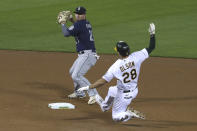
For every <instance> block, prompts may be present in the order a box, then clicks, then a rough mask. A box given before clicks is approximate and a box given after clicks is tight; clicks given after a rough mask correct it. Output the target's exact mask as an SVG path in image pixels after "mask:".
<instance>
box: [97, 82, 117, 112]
mask: <svg viewBox="0 0 197 131" xmlns="http://www.w3.org/2000/svg"><path fill="white" fill-rule="evenodd" d="M116 95H117V86H111V87H109V90H108V93H107V96H106V97H105V100H103V99H102V97H101V96H100V95H99V94H97V95H96V102H97V103H98V104H99V106H100V107H101V110H102V111H103V112H105V111H107V110H109V109H110V107H111V105H112V104H113V102H114V98H115V97H116Z"/></svg>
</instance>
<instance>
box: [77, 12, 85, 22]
mask: <svg viewBox="0 0 197 131" xmlns="http://www.w3.org/2000/svg"><path fill="white" fill-rule="evenodd" d="M75 18H76V20H77V21H78V20H83V19H85V15H79V14H75Z"/></svg>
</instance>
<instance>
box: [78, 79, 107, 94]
mask: <svg viewBox="0 0 197 131" xmlns="http://www.w3.org/2000/svg"><path fill="white" fill-rule="evenodd" d="M106 83H107V81H106V80H105V79H103V78H101V79H99V80H97V81H96V82H95V83H94V84H92V85H90V86H85V87H81V88H79V89H78V90H77V91H79V92H81V91H87V90H89V89H92V88H98V87H101V86H103V85H105V84H106Z"/></svg>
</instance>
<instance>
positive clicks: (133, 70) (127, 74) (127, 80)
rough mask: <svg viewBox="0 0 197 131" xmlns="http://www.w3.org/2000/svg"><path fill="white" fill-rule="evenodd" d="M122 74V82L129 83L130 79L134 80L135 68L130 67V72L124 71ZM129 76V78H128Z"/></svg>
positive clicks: (135, 75)
mask: <svg viewBox="0 0 197 131" xmlns="http://www.w3.org/2000/svg"><path fill="white" fill-rule="evenodd" d="M122 76H123V77H124V79H123V81H124V83H129V82H131V80H134V79H135V78H136V77H137V73H136V69H132V70H131V72H130V73H129V72H125V73H124V74H123V75H122ZM129 76H130V78H131V80H130V79H129Z"/></svg>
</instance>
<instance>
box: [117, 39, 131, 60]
mask: <svg viewBox="0 0 197 131" xmlns="http://www.w3.org/2000/svg"><path fill="white" fill-rule="evenodd" d="M116 50H117V51H118V52H119V54H120V55H121V56H123V57H124V56H128V55H129V54H130V49H129V46H128V45H127V43H126V42H124V41H119V42H117V44H116Z"/></svg>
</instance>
